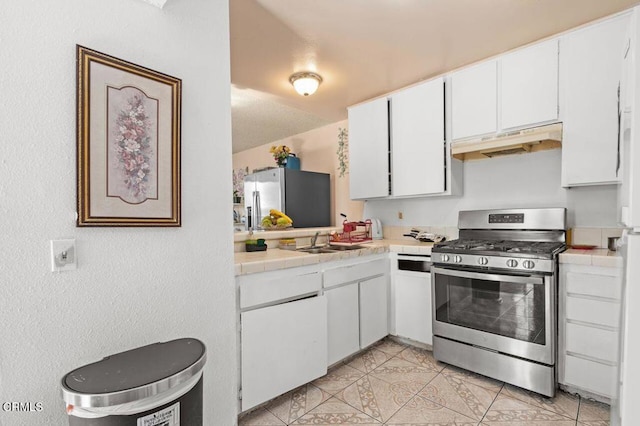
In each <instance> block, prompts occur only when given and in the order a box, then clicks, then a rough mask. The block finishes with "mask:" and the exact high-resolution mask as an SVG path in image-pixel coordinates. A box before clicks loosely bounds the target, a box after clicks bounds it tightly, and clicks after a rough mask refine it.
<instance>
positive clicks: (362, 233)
mask: <svg viewBox="0 0 640 426" xmlns="http://www.w3.org/2000/svg"><path fill="white" fill-rule="evenodd" d="M342 231H343V232H338V233H336V234H333V235H332V236H331V241H330V243H331V244H333V245H353V244H362V243H366V242H369V241H372V239H371V220H370V219H367V220H365V221H361V222H347V221H346V220H345V221H344V222H342Z"/></svg>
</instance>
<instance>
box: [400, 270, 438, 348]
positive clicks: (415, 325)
mask: <svg viewBox="0 0 640 426" xmlns="http://www.w3.org/2000/svg"><path fill="white" fill-rule="evenodd" d="M392 280H393V291H394V318H395V333H394V334H395V335H397V336H400V337H406V338H409V339H412V340H415V341H417V342H421V343H425V344H427V345H432V344H433V332H432V330H431V325H432V318H431V275H430V274H428V273H424V272H411V271H396V272H395V273H394V274H393V277H392Z"/></svg>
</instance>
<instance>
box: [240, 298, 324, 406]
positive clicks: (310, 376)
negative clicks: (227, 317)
mask: <svg viewBox="0 0 640 426" xmlns="http://www.w3.org/2000/svg"><path fill="white" fill-rule="evenodd" d="M240 317H241V327H242V331H241V332H242V348H241V349H242V357H241V358H242V362H241V366H242V411H245V410H248V409H249V408H252V407H255V406H256V405H258V404H261V403H263V402H265V401H268V400H269V399H271V398H274V397H276V396H278V395H280V394H283V393H285V392H287V391H289V390H291V389H294V388H296V387H298V386H300V385H303V384H305V383H307V382H310V381H312V380H314V379H316V378H318V377H320V376H323V375H325V374H326V373H327V299H326V297H324V296H315V297H311V298H307V299H302V300H298V301H293V302H288V303H282V304H278V305H274V306H269V307H266V308H260V309H255V310H252V311H247V312H243V313H242V314H241V315H240Z"/></svg>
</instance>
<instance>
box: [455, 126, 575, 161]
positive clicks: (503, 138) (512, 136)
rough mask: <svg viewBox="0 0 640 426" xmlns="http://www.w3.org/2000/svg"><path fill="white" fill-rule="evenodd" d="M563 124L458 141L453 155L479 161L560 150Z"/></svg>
mask: <svg viewBox="0 0 640 426" xmlns="http://www.w3.org/2000/svg"><path fill="white" fill-rule="evenodd" d="M561 142H562V123H555V124H549V125H546V126H540V127H533V128H530V129H523V130H516V131H513V132H505V133H498V134H495V135H490V136H485V137H482V138H478V139H467V140H462V141H456V142H454V143H453V144H452V145H451V153H452V154H453V156H454V157H455V158H457V159H459V160H462V161H465V160H479V159H483V158H492V157H498V156H503V155H511V154H523V153H526V152H536V151H542V150H545V149H554V148H560V146H561Z"/></svg>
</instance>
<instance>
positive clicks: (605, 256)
mask: <svg viewBox="0 0 640 426" xmlns="http://www.w3.org/2000/svg"><path fill="white" fill-rule="evenodd" d="M559 262H560V263H568V264H573V265H591V266H604V267H607V268H622V266H623V259H622V255H621V254H620V252H616V251H610V250H608V249H604V248H597V249H593V250H576V249H567V250H566V251H564V252H563V253H560V257H559Z"/></svg>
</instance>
